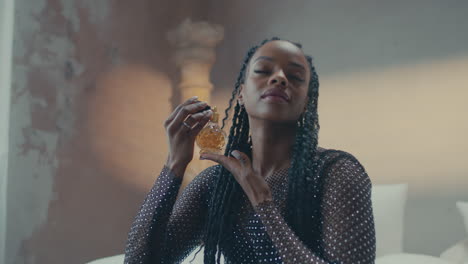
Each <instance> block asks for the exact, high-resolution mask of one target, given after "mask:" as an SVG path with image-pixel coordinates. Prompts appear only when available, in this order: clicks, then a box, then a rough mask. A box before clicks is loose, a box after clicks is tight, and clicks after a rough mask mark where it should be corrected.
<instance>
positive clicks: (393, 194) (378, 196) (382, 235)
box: [371, 183, 408, 257]
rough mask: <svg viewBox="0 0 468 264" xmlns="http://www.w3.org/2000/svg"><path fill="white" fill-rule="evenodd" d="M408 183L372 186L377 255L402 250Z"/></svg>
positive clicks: (400, 251)
mask: <svg viewBox="0 0 468 264" xmlns="http://www.w3.org/2000/svg"><path fill="white" fill-rule="evenodd" d="M407 193H408V184H406V183H404V184H381V185H378V184H377V185H374V186H373V187H372V196H371V199H372V209H373V212H374V222H375V232H376V240H377V241H376V243H377V252H376V255H377V257H380V256H384V255H389V254H396V253H402V252H403V222H404V215H405V206H406V200H407Z"/></svg>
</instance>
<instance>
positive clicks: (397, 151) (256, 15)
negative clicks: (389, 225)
mask: <svg viewBox="0 0 468 264" xmlns="http://www.w3.org/2000/svg"><path fill="white" fill-rule="evenodd" d="M225 10H229V12H226V11H225ZM466 10H468V3H467V2H464V1H444V2H440V1H435V0H434V1H421V0H411V1H391V2H389V1H367V0H359V1H349V2H343V1H338V0H332V1H330V0H326V1H325V0H321V1H306V0H303V1H289V2H285V1H268V2H266V1H253V2H252V1H235V2H229V3H225V2H222V3H221V2H219V1H211V10H210V12H211V14H213V18H212V19H213V21H214V22H217V23H221V24H223V25H225V27H226V32H227V33H226V39H225V41H224V45H222V46H221V47H220V48H219V54H220V56H219V58H218V60H217V63H216V65H215V67H214V70H213V79H214V83H215V87H218V88H227V89H232V87H233V84H234V82H235V78H236V76H237V72H238V70H239V69H240V64H241V61H242V59H243V57H244V54H245V52H246V51H247V49H248V47H250V46H251V45H253V44H257V43H258V42H260V41H261V40H263V39H265V38H269V37H271V36H279V37H282V38H286V39H290V40H293V41H297V42H300V43H302V44H303V46H304V51H305V52H306V53H308V54H311V55H312V56H313V57H314V58H315V64H316V66H317V70H318V73H319V76H320V83H321V87H320V98H319V116H320V124H321V130H320V136H319V138H320V139H319V142H320V145H321V146H322V147H325V148H335V149H343V150H346V151H349V152H351V153H353V154H355V156H357V157H358V158H359V159H360V161H361V162H362V163H363V164H364V165H365V167H366V169H367V170H368V173H369V175H370V177H371V179H372V181H373V183H374V184H384V183H400V182H407V183H409V200H408V204H407V211H406V219H405V228H406V230H405V238H404V247H405V251H407V252H413V253H425V254H430V255H435V256H438V255H439V254H440V253H441V252H442V251H443V250H444V249H447V248H448V247H449V246H451V245H453V244H455V243H456V242H458V241H459V240H461V239H463V238H464V237H466V233H465V232H464V228H463V224H462V219H461V217H460V215H459V213H458V211H457V209H456V207H455V201H457V200H468V192H467V189H468V177H467V176H468V175H467V173H468V163H467V162H466V161H467V160H468V141H467V140H466V136H465V135H466V134H467V132H468V122H467V121H468V119H467V116H468V115H467V113H468V104H466V102H465V101H464V98H467V96H468V89H467V88H468V80H467V79H466V73H467V72H468V35H467V34H465V32H464V29H466V28H468V17H467V16H466V15H465V13H466Z"/></svg>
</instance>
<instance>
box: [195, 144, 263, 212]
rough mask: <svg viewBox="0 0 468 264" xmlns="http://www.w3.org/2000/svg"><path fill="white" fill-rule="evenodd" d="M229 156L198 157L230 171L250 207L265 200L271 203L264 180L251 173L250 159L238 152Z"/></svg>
mask: <svg viewBox="0 0 468 264" xmlns="http://www.w3.org/2000/svg"><path fill="white" fill-rule="evenodd" d="M231 155H232V156H233V157H226V156H224V155H218V154H214V153H204V154H202V155H201V156H200V159H207V160H212V161H214V162H217V163H219V164H221V165H222V166H223V167H225V168H226V169H227V170H228V171H230V172H231V173H232V175H234V178H235V179H236V181H237V182H238V183H239V185H240V186H241V187H242V189H243V190H244V192H245V194H246V195H247V197H248V198H249V200H250V203H251V204H252V206H256V205H257V204H259V203H261V202H263V201H265V200H270V201H271V200H272V195H271V189H270V187H269V186H268V183H267V182H266V181H265V179H264V178H263V177H261V176H260V175H258V174H256V173H255V172H254V171H253V169H252V163H251V161H250V158H249V157H248V156H247V155H246V154H245V153H242V152H240V151H238V150H234V151H232V152H231Z"/></svg>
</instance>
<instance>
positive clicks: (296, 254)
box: [125, 38, 376, 264]
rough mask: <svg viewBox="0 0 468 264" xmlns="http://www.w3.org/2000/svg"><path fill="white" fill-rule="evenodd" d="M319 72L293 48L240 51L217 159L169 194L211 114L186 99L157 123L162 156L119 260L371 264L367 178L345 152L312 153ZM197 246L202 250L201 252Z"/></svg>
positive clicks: (266, 44) (274, 44)
mask: <svg viewBox="0 0 468 264" xmlns="http://www.w3.org/2000/svg"><path fill="white" fill-rule="evenodd" d="M318 87H319V83H318V76H317V73H316V71H315V68H314V66H313V64H312V59H311V58H310V57H309V56H306V55H304V53H303V52H302V49H301V45H300V44H296V43H292V42H289V41H284V40H279V39H278V38H273V39H270V40H265V41H263V42H262V43H261V44H260V45H258V46H255V47H253V48H251V49H250V50H249V51H248V53H247V55H246V57H245V59H244V62H243V65H242V68H241V71H240V74H239V76H238V79H237V82H236V85H235V89H234V91H233V93H232V98H231V99H230V102H229V108H228V109H227V110H226V118H224V120H223V127H224V121H225V120H226V119H227V116H228V112H229V110H230V108H231V106H232V103H233V101H234V100H235V99H236V98H237V104H236V106H235V111H234V112H235V113H234V117H233V125H232V127H231V130H230V134H229V140H228V144H227V146H226V151H225V155H216V154H203V155H202V156H201V157H200V158H201V159H208V160H212V161H215V162H217V163H219V165H216V166H212V167H209V168H207V169H205V170H204V171H203V172H201V173H200V174H199V175H197V176H196V177H195V179H194V180H193V181H192V182H191V183H190V184H189V185H188V186H187V188H186V189H184V191H183V193H182V194H181V197H180V198H179V199H177V200H176V196H177V193H178V190H179V187H180V184H181V182H182V178H183V175H184V171H185V169H186V167H187V164H188V163H189V162H190V161H191V159H192V153H193V147H194V140H195V137H196V135H197V134H198V132H199V131H200V130H201V128H202V127H203V126H204V125H205V124H206V123H207V122H208V120H209V118H210V116H211V111H210V110H207V111H204V112H200V111H201V110H202V109H204V108H205V107H206V103H205V102H199V101H198V100H197V99H196V98H192V99H190V100H188V101H186V102H184V103H183V104H181V105H179V106H178V107H177V108H176V109H175V110H174V112H173V113H172V114H171V115H170V116H169V118H168V119H167V120H166V122H165V127H166V130H167V135H168V140H169V146H170V153H169V156H168V159H167V163H166V164H165V166H164V168H163V170H162V172H161V174H160V176H159V177H158V179H157V180H156V182H155V184H154V186H153V188H152V189H151V191H150V193H149V194H148V196H147V197H146V199H145V201H144V203H143V205H142V207H141V209H140V211H139V213H138V215H137V217H136V219H135V222H134V223H133V226H132V228H131V230H130V233H129V239H128V243H127V247H126V251H125V255H126V256H125V263H178V262H180V261H182V260H183V259H184V258H185V257H186V256H187V255H188V254H189V253H190V252H191V251H192V250H194V249H195V247H197V246H199V245H202V246H203V247H204V263H210V264H212V263H219V261H220V256H221V253H222V254H223V255H224V258H225V260H226V263H317V264H319V263H320V264H322V263H323V264H324V263H341V264H345V263H349V264H351V263H352V264H356V263H361V264H364V263H374V260H375V249H376V245H375V227H374V219H373V212H372V204H371V185H372V184H371V181H370V179H369V176H368V175H367V173H366V171H365V169H364V167H363V166H362V165H361V164H360V163H359V161H358V160H357V159H356V158H355V157H354V156H353V155H352V154H350V153H348V152H345V151H341V150H333V149H324V148H321V147H318V146H317V144H318V131H319V128H320V126H319V124H318V114H317V99H318ZM200 249H201V248H200Z"/></svg>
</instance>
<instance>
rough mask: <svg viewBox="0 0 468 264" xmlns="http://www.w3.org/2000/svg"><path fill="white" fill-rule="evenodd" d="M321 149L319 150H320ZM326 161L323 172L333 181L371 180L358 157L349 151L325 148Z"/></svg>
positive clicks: (323, 150) (323, 151)
mask: <svg viewBox="0 0 468 264" xmlns="http://www.w3.org/2000/svg"><path fill="white" fill-rule="evenodd" d="M318 151H319V150H318ZM319 153H324V155H325V156H324V157H325V161H324V168H323V171H322V172H323V173H324V176H325V178H326V179H327V178H328V180H332V181H338V180H339V181H345V179H347V180H346V181H348V180H349V181H356V180H358V179H360V180H361V181H365V182H368V181H370V179H369V176H368V174H367V172H366V169H365V168H364V166H363V165H362V164H361V162H360V161H359V160H358V158H357V157H356V156H355V155H354V154H352V153H351V152H349V151H345V150H340V149H323V148H322V150H321V152H320V151H319Z"/></svg>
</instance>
